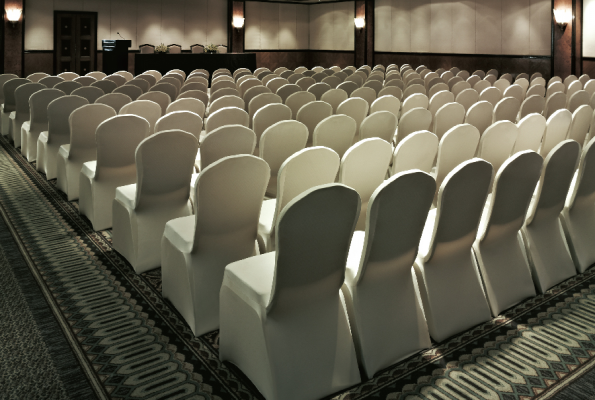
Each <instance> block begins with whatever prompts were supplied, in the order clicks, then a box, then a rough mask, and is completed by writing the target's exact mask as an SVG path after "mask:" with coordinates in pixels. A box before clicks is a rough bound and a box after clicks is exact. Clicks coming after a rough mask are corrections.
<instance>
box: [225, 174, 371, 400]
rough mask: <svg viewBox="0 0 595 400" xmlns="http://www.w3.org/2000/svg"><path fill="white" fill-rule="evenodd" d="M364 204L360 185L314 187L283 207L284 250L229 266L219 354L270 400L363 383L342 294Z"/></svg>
mask: <svg viewBox="0 0 595 400" xmlns="http://www.w3.org/2000/svg"><path fill="white" fill-rule="evenodd" d="M359 207H360V205H359V198H358V195H357V193H356V192H355V191H354V190H353V189H350V188H347V187H345V186H343V185H339V184H330V185H324V186H320V187H316V188H312V189H311V190H308V191H307V192H305V193H302V194H300V195H298V196H297V198H296V199H295V201H292V202H291V203H290V204H289V205H288V207H287V208H285V209H284V210H283V212H282V213H281V215H280V218H279V222H278V225H277V227H278V231H279V250H278V252H276V253H272V254H264V255H261V256H256V257H250V258H247V259H244V260H242V261H237V262H235V263H232V264H230V265H228V266H227V268H226V269H225V274H224V277H223V284H222V287H221V297H220V353H219V354H220V356H219V357H220V359H221V360H222V361H229V362H232V363H233V364H235V365H236V366H238V367H239V368H240V369H241V370H242V371H243V372H244V373H245V374H247V376H248V378H249V379H250V380H251V381H252V382H253V383H254V384H255V386H256V387H257V388H258V390H259V391H260V392H261V393H263V394H264V397H265V398H267V399H269V400H275V399H284V400H294V399H318V398H321V397H325V396H326V395H330V394H332V393H335V392H337V391H339V390H341V389H344V388H347V387H350V386H352V385H355V384H357V383H359V382H360V376H359V372H358V368H357V361H356V354H355V349H354V345H353V342H352V340H351V335H350V332H349V325H348V322H347V317H346V315H345V311H344V308H343V305H342V301H341V297H340V293H339V290H340V288H341V285H342V284H343V281H344V275H345V272H344V271H345V261H346V258H347V253H348V249H349V239H350V237H351V235H352V233H353V224H354V221H355V219H356V218H357V214H358V212H359ZM296 277H299V278H298V279H297V280H296ZM257 281H258V282H259V285H260V286H261V287H262V288H264V289H262V290H264V292H262V293H263V294H262V295H257V294H256V290H257V289H256V287H255V285H256V282H257ZM258 290H260V289H258ZM259 315H260V317H258V316H259ZM240 316H242V317H240ZM312 326H316V327H317V329H315V330H312V329H311V327H312ZM283 343H293V344H294V345H293V346H287V345H284V344H283ZM288 359H291V360H294V361H293V362H292V363H287V362H286V360H288ZM312 360H316V362H312ZM304 381H307V382H308V384H307V385H303V382H304Z"/></svg>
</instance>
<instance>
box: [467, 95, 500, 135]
mask: <svg viewBox="0 0 595 400" xmlns="http://www.w3.org/2000/svg"><path fill="white" fill-rule="evenodd" d="M493 114H494V106H493V105H492V103H490V102H489V101H485V100H484V101H478V102H477V103H475V104H474V105H472V106H471V107H470V108H469V110H468V111H467V114H466V115H465V123H466V124H470V125H473V126H474V127H476V128H477V129H478V130H479V133H480V134H483V132H484V131H485V130H486V128H487V127H488V126H490V125H491V124H492V118H493Z"/></svg>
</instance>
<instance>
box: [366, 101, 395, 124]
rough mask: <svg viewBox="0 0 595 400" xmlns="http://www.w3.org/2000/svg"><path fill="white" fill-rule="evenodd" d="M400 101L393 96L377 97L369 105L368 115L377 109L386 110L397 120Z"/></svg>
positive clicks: (377, 110)
mask: <svg viewBox="0 0 595 400" xmlns="http://www.w3.org/2000/svg"><path fill="white" fill-rule="evenodd" d="M400 109H401V101H400V100H399V99H398V98H396V97H395V96H390V95H385V96H382V97H378V98H377V99H376V100H374V102H373V103H372V105H371V106H370V115H372V114H374V113H375V112H379V111H388V112H390V113H392V114H393V115H394V116H395V118H396V119H397V121H398V120H399V117H400Z"/></svg>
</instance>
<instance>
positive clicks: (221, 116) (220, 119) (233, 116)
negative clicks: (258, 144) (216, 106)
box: [205, 107, 250, 135]
mask: <svg viewBox="0 0 595 400" xmlns="http://www.w3.org/2000/svg"><path fill="white" fill-rule="evenodd" d="M225 125H243V126H245V127H246V128H248V127H249V126H250V117H249V116H248V113H247V112H246V111H244V110H242V109H241V108H237V107H225V108H222V109H220V110H218V111H216V112H214V113H213V114H210V115H209V118H208V119H207V123H206V124H205V132H206V134H207V135H208V134H209V133H210V132H212V131H214V130H215V129H217V128H219V127H222V126H225Z"/></svg>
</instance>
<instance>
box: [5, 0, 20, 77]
mask: <svg viewBox="0 0 595 400" xmlns="http://www.w3.org/2000/svg"><path fill="white" fill-rule="evenodd" d="M3 4H4V9H5V10H10V9H12V8H17V9H21V10H23V9H24V1H23V0H5V1H4V2H3ZM3 19H4V21H3V22H4V49H3V50H4V73H5V74H16V75H18V76H21V75H22V74H23V72H24V71H23V50H24V47H23V45H24V44H23V29H24V25H23V24H24V12H23V16H21V19H20V21H18V22H17V23H16V24H15V25H14V26H13V25H12V23H10V22H8V20H7V19H6V17H4V18H3Z"/></svg>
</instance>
